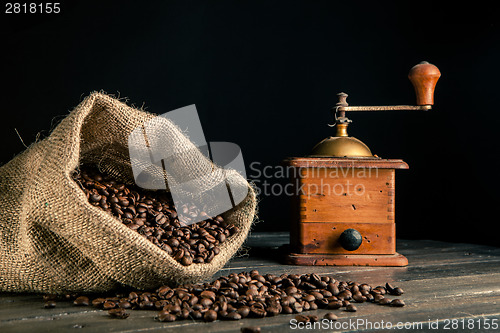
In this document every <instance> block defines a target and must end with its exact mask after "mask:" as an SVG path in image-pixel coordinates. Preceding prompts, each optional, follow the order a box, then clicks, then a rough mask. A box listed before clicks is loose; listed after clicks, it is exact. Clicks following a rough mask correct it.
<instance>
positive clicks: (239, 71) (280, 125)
mask: <svg viewBox="0 0 500 333" xmlns="http://www.w3.org/2000/svg"><path fill="white" fill-rule="evenodd" d="M462 3H463V2H462ZM61 9H62V10H61V13H60V14H57V15H54V14H52V15H48V14H43V15H42V14H16V15H14V14H9V15H7V14H5V13H4V11H5V9H4V8H2V14H1V16H0V21H1V23H0V24H1V35H0V38H1V45H2V48H1V50H2V51H1V55H0V63H1V65H0V66H1V77H2V80H3V83H4V84H3V88H2V90H1V92H0V97H1V113H2V119H3V121H2V123H1V125H0V128H1V131H0V135H1V136H0V140H1V142H2V143H3V145H2V149H1V152H0V164H5V163H6V162H8V161H9V160H10V159H11V158H12V157H13V156H15V155H16V154H18V153H19V152H21V151H22V150H23V149H24V146H23V144H22V143H21V140H20V139H19V137H18V135H17V134H16V132H15V129H17V131H18V132H19V134H20V136H21V137H22V139H23V141H24V143H25V144H26V145H29V144H30V143H32V142H34V141H35V139H36V138H37V135H38V137H39V138H43V137H46V136H47V135H48V134H49V133H50V129H51V128H52V127H53V126H54V125H55V124H57V122H58V121H59V120H60V119H61V118H62V116H64V115H66V114H67V113H68V112H69V111H70V110H71V109H72V108H73V107H75V106H76V105H77V104H78V103H79V102H80V101H81V100H82V98H83V97H85V96H86V95H88V94H89V93H90V92H91V91H94V90H101V89H102V90H104V91H106V92H108V93H111V94H115V95H119V96H121V97H127V98H128V100H129V104H134V105H136V106H142V105H144V106H145V107H146V108H147V110H148V111H151V112H155V113H164V112H167V111H170V110H173V109H176V108H179V107H183V106H186V105H190V104H196V106H197V109H198V112H199V114H200V118H201V121H202V124H203V127H204V131H205V135H206V137H207V141H230V142H234V143H237V144H238V145H239V146H240V147H241V148H242V151H243V157H244V159H245V162H246V164H247V167H248V166H249V165H250V163H252V162H259V163H260V165H261V167H264V166H276V165H278V164H279V163H280V161H281V160H282V159H283V158H285V157H288V156H304V155H306V154H308V152H309V151H310V149H311V148H312V147H313V146H314V144H316V143H317V142H319V141H320V140H322V139H323V138H325V137H327V136H330V135H333V133H334V129H331V128H330V127H328V126H327V124H328V123H332V122H333V119H332V115H331V113H330V109H331V107H332V106H334V105H335V103H336V101H337V97H336V93H338V92H340V91H345V92H347V93H348V94H349V98H348V102H350V103H351V104H352V105H391V104H414V103H415V97H414V91H413V88H412V86H411V84H410V82H409V81H408V79H407V73H408V71H409V69H410V68H411V67H412V66H413V65H415V64H417V63H418V62H420V61H422V60H427V61H429V62H431V63H433V64H435V65H436V66H438V67H439V69H440V70H441V73H442V77H441V79H440V80H439V82H438V85H437V88H436V95H435V108H434V110H433V111H431V112H379V113H363V114H361V113H357V114H351V115H349V116H350V118H351V119H353V120H354V124H353V125H351V126H350V131H349V133H350V135H352V136H355V137H357V138H359V139H361V140H363V141H364V142H365V143H367V144H368V146H369V147H370V148H371V150H372V152H373V153H375V154H378V155H379V156H381V157H383V158H401V159H403V160H405V161H406V162H407V163H408V164H409V165H410V170H402V171H398V172H397V182H396V184H397V192H396V193H397V219H396V220H397V233H398V237H400V238H426V239H439V240H447V241H460V242H473V243H483V244H493V245H498V235H497V234H498V231H497V230H498V213H497V209H498V199H499V195H498V166H499V163H498V139H497V136H496V134H497V131H498V120H499V116H498V112H499V111H498V110H497V105H496V103H497V99H498V89H497V86H498V84H497V80H498V79H497V77H498V59H500V43H499V42H500V34H499V25H498V19H497V17H498V13H497V12H496V10H494V9H493V8H490V7H487V6H486V7H485V6H481V5H480V4H479V3H476V2H475V3H474V4H473V5H472V4H469V6H466V5H465V4H463V5H461V6H459V5H456V2H455V4H454V5H453V6H452V7H446V8H439V7H436V6H435V5H433V4H432V3H430V2H429V3H425V2H422V1H419V2H406V1H400V2H386V3H382V2H366V3H365V2H350V1H238V2H234V1H206V2H185V1H156V2H147V3H146V2H144V1H137V2H131V1H99V2H92V1H71V2H69V1H64V2H62V5H61ZM254 165H255V164H254ZM247 174H248V176H249V178H255V177H254V176H255V172H253V171H252V170H249V169H248V168H247ZM260 180H262V179H260ZM257 181H259V179H257ZM271 181H272V182H284V180H283V179H275V180H271ZM260 199H261V202H260V213H259V216H260V218H261V219H262V220H263V222H261V223H258V224H256V226H255V228H254V230H257V231H267V230H269V231H277V230H288V228H289V225H288V220H287V214H288V209H289V203H288V198H287V197H285V196H278V197H275V196H261V198H260Z"/></svg>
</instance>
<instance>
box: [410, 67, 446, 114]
mask: <svg viewBox="0 0 500 333" xmlns="http://www.w3.org/2000/svg"><path fill="white" fill-rule="evenodd" d="M440 76H441V72H440V71H439V69H438V68H437V67H436V66H434V65H432V64H429V63H428V62H427V61H422V62H421V63H419V64H418V65H415V66H413V68H412V69H410V73H408V78H409V79H410V81H411V83H412V84H413V87H414V88H415V94H416V95H417V105H434V88H436V83H437V81H438V79H439V77H440Z"/></svg>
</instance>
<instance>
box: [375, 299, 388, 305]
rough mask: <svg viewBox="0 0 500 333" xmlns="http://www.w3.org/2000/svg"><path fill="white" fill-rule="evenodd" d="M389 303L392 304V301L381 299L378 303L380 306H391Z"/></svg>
mask: <svg viewBox="0 0 500 333" xmlns="http://www.w3.org/2000/svg"><path fill="white" fill-rule="evenodd" d="M389 303H391V300H390V299H388V298H382V299H380V300H379V301H378V304H380V305H386V304H389Z"/></svg>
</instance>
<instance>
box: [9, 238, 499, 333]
mask: <svg viewBox="0 0 500 333" xmlns="http://www.w3.org/2000/svg"><path fill="white" fill-rule="evenodd" d="M286 243H288V234H287V233H254V234H252V235H251V236H250V237H249V239H248V241H247V242H246V245H245V247H246V248H247V249H249V250H248V253H247V254H246V255H242V256H239V257H236V258H234V259H233V260H231V261H230V262H228V264H227V265H226V266H225V267H224V269H223V270H221V271H220V272H219V273H218V274H217V276H219V275H228V274H229V273H232V272H236V273H239V272H242V271H249V270H252V269H258V270H259V272H260V273H261V274H266V273H272V274H283V273H288V274H290V273H296V274H303V273H313V272H314V273H318V274H320V275H323V274H324V275H329V276H332V277H335V279H337V280H341V281H349V280H352V281H357V282H360V283H368V284H371V285H375V286H376V285H381V284H385V282H390V283H391V284H393V285H394V286H399V287H401V288H403V289H404V290H405V294H404V295H403V296H401V298H402V299H403V300H404V301H405V303H406V306H405V307H402V308H394V307H389V306H381V305H376V304H372V303H362V304H356V306H357V307H358V311H357V312H355V313H351V312H345V311H343V310H333V311H335V313H336V314H337V315H338V317H339V320H338V322H337V324H336V325H337V326H336V327H335V326H333V327H332V326H328V327H325V326H323V327H320V328H319V331H325V332H326V331H377V332H381V331H394V330H395V328H403V330H405V326H406V329H407V330H408V329H409V330H411V331H422V332H423V331H433V332H437V331H446V332H457V331H471V332H499V331H500V248H497V247H488V246H481V245H471V244H462V243H445V242H437V241H428V240H418V241H417V240H399V241H398V242H397V249H398V252H399V253H401V254H403V255H405V256H407V258H408V260H409V265H408V266H407V267H345V266H344V267H332V266H330V267H321V266H316V267H310V266H309V267H307V266H289V265H282V264H280V260H279V251H278V247H279V246H281V245H283V244H286ZM129 312H130V317H129V318H128V319H125V320H119V319H111V318H110V317H109V316H108V315H107V313H106V312H105V311H102V310H97V309H95V308H93V307H91V306H90V307H83V308H82V307H75V306H73V305H71V304H70V303H64V302H58V304H57V307H56V308H54V309H44V308H43V301H42V297H41V296H40V295H26V294H24V295H18V294H0V332H2V333H5V332H83V331H85V332H145V331H160V330H168V332H182V333H190V332H196V333H200V332H239V331H240V328H241V327H246V326H260V327H261V329H262V332H285V331H286V332H288V331H301V330H300V329H293V328H294V327H295V326H294V325H293V324H292V327H291V326H290V320H292V319H293V318H294V317H295V315H279V316H276V317H270V318H263V319H251V318H247V319H243V320H240V321H236V322H233V321H231V322H229V321H219V320H218V321H216V322H213V323H204V322H200V321H192V320H184V321H178V322H174V323H162V322H158V321H156V320H154V317H155V315H156V313H157V312H156V311H139V310H136V311H133V310H131V311H129ZM327 312H328V311H327V310H316V311H308V312H304V314H317V315H319V316H320V317H322V316H323V315H324V314H325V313H327ZM389 325H392V327H393V329H392V330H382V329H380V328H381V327H384V328H387V327H388V326H389ZM336 328H338V329H336ZM434 328H438V329H434ZM495 328H496V329H495ZM317 331H318V330H317Z"/></svg>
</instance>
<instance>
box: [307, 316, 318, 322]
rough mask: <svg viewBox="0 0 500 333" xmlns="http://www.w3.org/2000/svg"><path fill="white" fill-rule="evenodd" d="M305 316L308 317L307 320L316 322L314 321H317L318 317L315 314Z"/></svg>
mask: <svg viewBox="0 0 500 333" xmlns="http://www.w3.org/2000/svg"><path fill="white" fill-rule="evenodd" d="M307 317H309V321H310V322H311V323H316V322H318V321H319V317H318V316H316V315H309V316H307Z"/></svg>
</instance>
